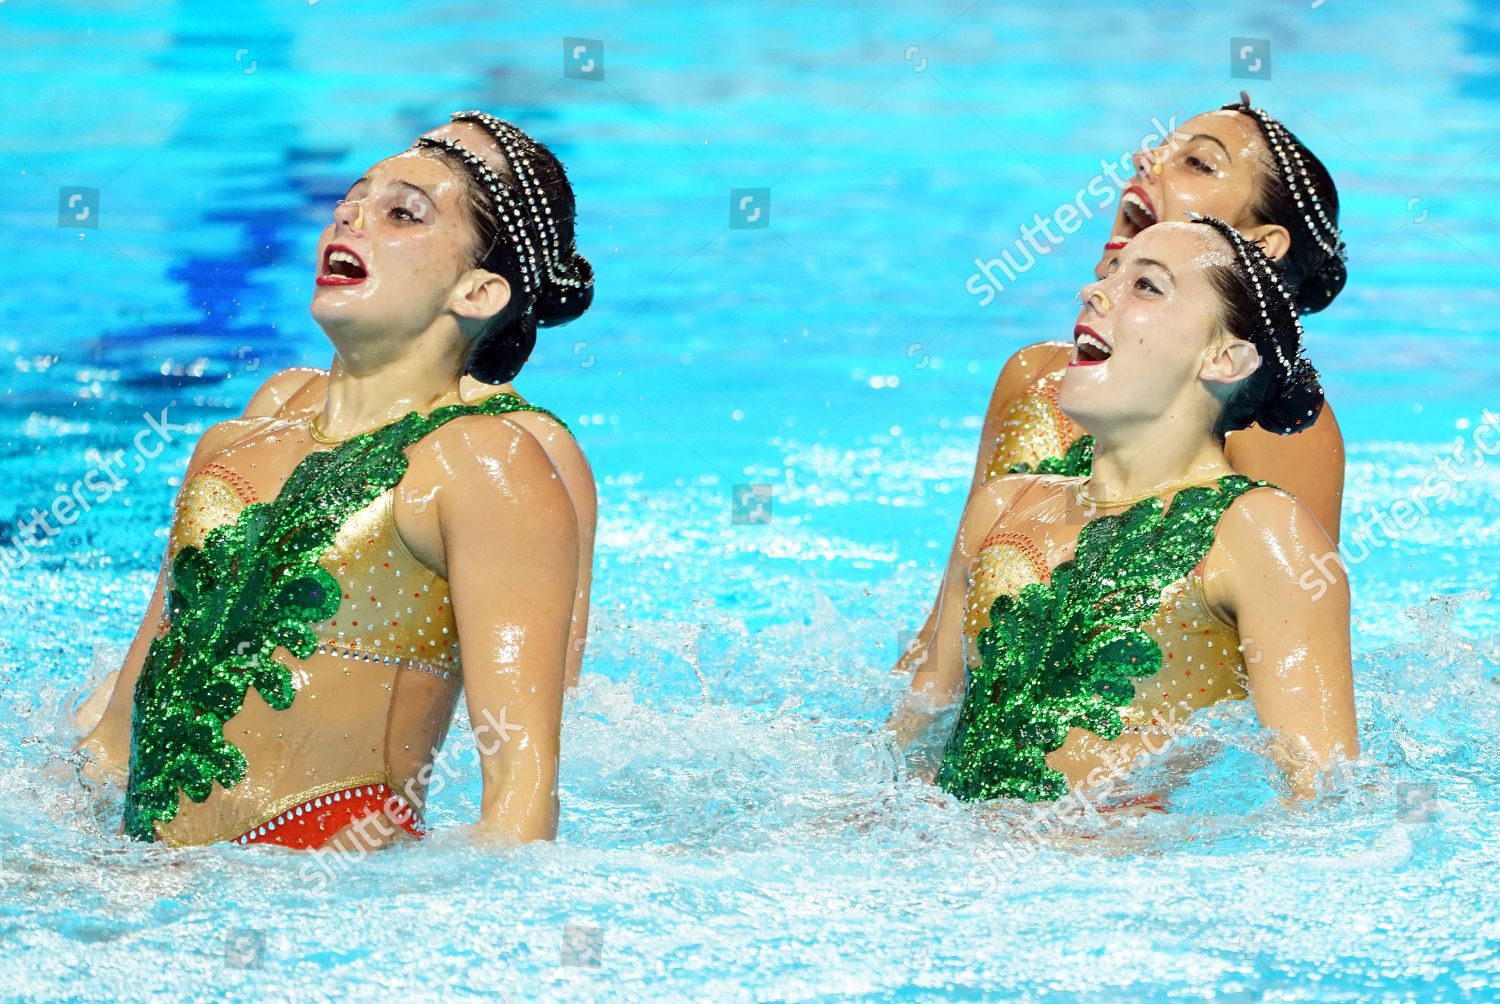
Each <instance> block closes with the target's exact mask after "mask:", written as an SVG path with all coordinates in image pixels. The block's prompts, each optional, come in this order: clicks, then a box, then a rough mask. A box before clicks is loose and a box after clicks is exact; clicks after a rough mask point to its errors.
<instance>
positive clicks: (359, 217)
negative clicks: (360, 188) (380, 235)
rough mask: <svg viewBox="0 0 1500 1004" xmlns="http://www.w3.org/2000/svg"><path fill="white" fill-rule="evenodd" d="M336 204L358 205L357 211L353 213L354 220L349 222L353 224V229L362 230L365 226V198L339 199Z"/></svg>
mask: <svg viewBox="0 0 1500 1004" xmlns="http://www.w3.org/2000/svg"><path fill="white" fill-rule="evenodd" d="M338 204H339V205H340V206H358V207H359V211H358V212H357V213H355V215H354V221H353V223H352V224H351V226H353V227H354V229H355V230H363V229H364V228H365V200H364V199H340V200H339V203H338Z"/></svg>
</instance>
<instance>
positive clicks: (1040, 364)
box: [891, 342, 1072, 675]
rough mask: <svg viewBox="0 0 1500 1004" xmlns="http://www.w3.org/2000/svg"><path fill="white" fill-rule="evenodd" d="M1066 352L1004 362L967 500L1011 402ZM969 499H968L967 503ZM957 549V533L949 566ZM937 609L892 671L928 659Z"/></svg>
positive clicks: (1044, 348) (1030, 349)
mask: <svg viewBox="0 0 1500 1004" xmlns="http://www.w3.org/2000/svg"><path fill="white" fill-rule="evenodd" d="M1065 350H1066V351H1067V352H1068V353H1070V354H1071V352H1072V346H1071V345H1069V344H1067V343H1065V342H1039V343H1037V344H1036V345H1028V346H1026V347H1025V348H1023V349H1019V350H1017V351H1016V352H1015V353H1014V354H1013V355H1012V356H1011V357H1010V358H1009V359H1007V360H1006V361H1005V366H1004V367H1002V368H1001V370H1000V376H999V378H998V379H997V380H996V381H995V389H994V390H993V391H992V392H991V393H990V403H989V407H988V408H987V409H986V410H985V413H984V426H983V428H982V429H981V430H980V433H979V452H978V453H977V455H976V456H975V457H974V473H973V475H972V476H971V477H970V478H969V496H968V500H972V499H973V498H974V495H975V493H976V492H978V491H979V486H980V485H982V484H984V482H985V473H986V472H987V471H988V469H989V466H990V459H991V457H993V456H994V452H995V444H996V443H997V442H998V441H999V439H1000V430H1001V426H1002V425H1003V424H1004V419H1005V413H1006V412H1007V411H1009V410H1010V406H1011V404H1012V402H1014V401H1015V399H1016V398H1018V397H1019V396H1021V394H1022V393H1024V392H1025V390H1026V388H1027V387H1029V386H1031V384H1033V383H1035V382H1036V380H1037V378H1038V377H1040V376H1041V375H1042V374H1043V373H1050V372H1052V371H1053V370H1054V369H1057V368H1058V367H1060V366H1062V365H1065V364H1066V359H1065V357H1064V356H1063V352H1064V351H1065ZM968 500H965V503H966V504H967V501H968ZM957 549H958V534H957V533H955V534H954V538H953V545H952V546H951V547H950V548H949V549H948V563H949V565H952V563H953V558H954V555H955V554H956V552H957ZM939 589H941V586H939ZM937 606H938V601H937V599H934V600H933V603H932V609H931V610H930V611H929V612H928V614H927V620H926V621H925V622H924V623H923V625H922V630H921V631H919V632H918V633H917V637H916V639H915V640H914V641H913V642H912V643H911V644H910V645H908V646H907V647H906V649H905V651H903V652H902V653H901V655H900V657H899V658H898V659H897V660H896V665H895V666H894V667H893V668H892V670H891V672H893V673H903V674H907V675H910V674H911V673H913V672H914V671H915V670H916V668H917V667H918V666H919V665H921V664H922V662H923V661H924V660H925V659H926V658H927V649H928V646H929V645H930V644H931V642H932V636H933V629H934V628H935V627H936V626H937Z"/></svg>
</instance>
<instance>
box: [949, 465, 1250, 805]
mask: <svg viewBox="0 0 1500 1004" xmlns="http://www.w3.org/2000/svg"><path fill="white" fill-rule="evenodd" d="M1077 445H1078V444H1076V443H1075V444H1074V446H1075V447H1076V446H1077ZM1089 452H1090V455H1092V441H1090V444H1089ZM1069 453H1070V454H1072V453H1073V450H1071V449H1070V450H1069ZM1266 484H1267V482H1264V481H1251V480H1249V479H1248V478H1244V477H1241V476H1240V475H1238V474H1232V475H1226V476H1225V477H1222V478H1220V479H1219V480H1218V486H1217V488H1211V487H1196V488H1184V489H1182V490H1181V491H1179V492H1177V494H1176V495H1175V496H1174V497H1173V499H1172V506H1171V508H1170V509H1167V510H1166V511H1165V512H1164V511H1163V506H1162V502H1161V500H1160V499H1158V498H1150V499H1146V500H1144V501H1141V502H1138V503H1136V504H1135V505H1133V506H1131V507H1130V508H1129V509H1128V510H1126V511H1125V512H1124V513H1121V514H1120V515H1118V516H1101V517H1099V518H1097V519H1094V520H1092V521H1090V522H1089V524H1088V525H1087V526H1085V527H1084V528H1083V531H1082V532H1081V533H1080V534H1079V537H1078V547H1077V550H1076V552H1075V555H1074V557H1073V559H1072V560H1071V561H1065V562H1063V563H1062V564H1060V565H1058V566H1057V567H1056V568H1054V569H1053V570H1052V576H1051V581H1050V582H1046V583H1032V584H1030V585H1027V586H1024V587H1023V588H1022V589H1021V590H1020V591H1019V592H1018V593H1017V594H1016V595H1014V596H1009V595H1006V596H1000V597H998V598H997V599H996V600H995V602H994V604H993V605H992V606H991V607H990V624H989V626H988V627H986V628H985V629H984V630H983V631H981V632H980V633H979V636H978V639H977V648H978V651H979V659H980V662H979V665H978V666H977V667H975V668H974V669H973V670H972V671H971V672H970V673H969V680H968V689H967V691H966V693H965V695H964V702H963V706H962V707H961V708H960V710H959V715H958V721H957V722H956V723H955V725H954V730H953V735H952V737H951V738H950V739H949V740H948V745H947V747H946V749H945V750H944V751H943V762H942V764H941V766H940V767H939V769H938V775H937V783H938V785H939V786H941V787H942V788H943V789H944V790H946V791H948V792H951V793H952V794H954V795H957V796H958V797H959V798H963V799H987V798H1002V797H1011V798H1022V799H1025V800H1026V801H1029V802H1037V801H1043V800H1052V799H1057V798H1061V797H1062V796H1063V795H1065V794H1066V793H1067V791H1068V780H1067V778H1066V777H1065V776H1064V775H1063V774H1062V773H1061V772H1060V771H1056V770H1053V769H1052V768H1051V767H1048V766H1047V763H1046V757H1047V754H1048V753H1051V752H1052V751H1053V750H1056V749H1058V748H1059V747H1061V746H1062V744H1063V741H1064V740H1065V739H1066V738H1067V734H1068V730H1069V729H1070V728H1083V729H1088V730H1089V731H1090V732H1093V733H1095V734H1097V735H1099V736H1100V737H1102V738H1104V739H1106V740H1113V739H1117V738H1118V737H1119V735H1120V732H1121V730H1122V729H1123V728H1124V724H1123V723H1122V722H1121V720H1120V708H1121V707H1124V706H1126V705H1128V704H1130V702H1131V701H1132V700H1134V698H1135V681H1136V680H1138V679H1142V678H1144V677H1147V676H1151V675H1153V674H1155V673H1157V672H1159V671H1160V669H1161V663H1162V653H1161V648H1160V646H1158V645H1157V644H1156V642H1155V641H1154V640H1153V639H1152V638H1151V636H1150V635H1149V634H1147V633H1146V631H1145V630H1144V629H1143V627H1142V626H1143V625H1144V624H1146V623H1147V622H1148V621H1149V620H1150V619H1151V618H1152V617H1153V616H1154V615H1155V613H1156V611H1157V610H1158V609H1159V608H1160V605H1161V601H1162V591H1163V590H1165V589H1166V587H1167V586H1169V585H1171V584H1172V583H1173V582H1175V581H1177V580H1178V579H1180V578H1182V577H1183V576H1184V575H1186V574H1188V572H1190V571H1191V570H1192V568H1193V566H1195V565H1197V564H1198V562H1199V561H1201V560H1202V559H1203V556H1204V555H1205V554H1207V553H1208V549H1209V548H1210V547H1211V546H1212V545H1213V538H1214V529H1215V527H1217V526H1218V523H1219V518H1220V517H1221V516H1222V515H1223V514H1224V512H1225V511H1226V510H1227V509H1228V508H1229V506H1230V504H1231V503H1233V502H1234V500H1235V499H1236V498H1238V497H1239V496H1240V495H1242V494H1244V493H1245V492H1246V491H1249V490H1250V489H1251V488H1255V487H1260V486H1264V485H1266Z"/></svg>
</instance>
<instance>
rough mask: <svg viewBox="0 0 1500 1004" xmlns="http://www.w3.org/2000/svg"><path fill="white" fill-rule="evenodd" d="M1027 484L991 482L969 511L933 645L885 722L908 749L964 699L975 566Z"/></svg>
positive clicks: (942, 594)
mask: <svg viewBox="0 0 1500 1004" xmlns="http://www.w3.org/2000/svg"><path fill="white" fill-rule="evenodd" d="M1024 480H1025V476H1024V475H1012V476H1009V477H1004V478H996V479H994V480H993V481H989V482H986V483H985V484H984V485H981V486H980V488H979V489H978V490H977V491H976V492H975V493H974V495H973V497H972V498H970V499H969V504H968V506H966V507H965V508H964V514H963V519H962V520H960V522H959V527H958V539H957V540H956V541H955V542H954V550H953V556H952V557H951V558H950V559H949V560H948V567H947V569H946V570H945V571H944V573H943V582H942V586H941V588H940V590H939V591H938V601H937V609H936V611H935V619H934V623H935V627H936V631H935V633H934V636H933V638H932V641H931V643H930V644H929V645H928V649H927V657H926V658H925V659H924V660H923V661H922V662H921V663H920V664H919V665H918V666H917V668H916V671H915V672H914V673H912V677H911V683H910V684H909V686H908V689H907V692H906V693H905V694H904V695H903V696H902V698H901V701H900V702H899V703H898V704H897V705H896V708H895V710H894V711H892V712H891V715H890V717H889V718H888V719H886V727H887V728H889V729H890V730H891V731H892V732H893V733H894V734H895V737H896V742H897V744H898V745H899V746H900V747H901V748H903V749H905V748H907V747H909V746H910V745H911V744H912V743H913V742H914V741H915V740H917V739H919V738H921V737H922V736H923V735H925V734H926V732H927V731H928V729H929V728H930V727H931V725H932V722H933V719H935V718H936V717H937V716H938V714H940V713H941V712H942V711H943V709H944V708H947V707H950V706H951V705H953V704H954V703H955V702H957V701H958V700H959V699H961V698H962V697H963V692H964V683H965V678H966V676H967V672H966V665H965V662H964V617H965V612H966V606H967V599H968V588H969V570H970V566H972V565H973V563H974V556H975V555H976V554H978V553H979V547H980V545H981V544H982V543H983V542H984V538H985V537H986V536H987V535H988V534H989V532H990V530H991V529H992V528H993V527H994V526H995V524H996V523H997V522H999V520H1000V516H1001V514H1002V513H1003V512H1004V510H1005V508H1006V506H1007V505H1008V503H1009V501H1010V500H1011V499H1012V498H1013V497H1014V495H1015V492H1016V489H1017V486H1018V483H1019V482H1022V481H1024Z"/></svg>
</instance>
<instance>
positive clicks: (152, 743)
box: [125, 393, 566, 840]
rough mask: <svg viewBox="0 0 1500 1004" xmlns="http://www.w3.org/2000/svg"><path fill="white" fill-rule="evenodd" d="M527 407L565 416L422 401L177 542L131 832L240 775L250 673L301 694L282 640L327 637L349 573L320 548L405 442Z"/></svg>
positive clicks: (136, 723)
mask: <svg viewBox="0 0 1500 1004" xmlns="http://www.w3.org/2000/svg"><path fill="white" fill-rule="evenodd" d="M517 411H533V412H540V413H541V414H544V415H548V416H549V417H551V418H553V419H556V416H555V415H552V414H551V413H550V412H547V411H546V410H545V409H542V408H538V407H535V406H534V405H531V404H528V403H526V402H524V401H522V400H521V399H520V398H518V397H515V396H514V395H510V394H503V393H502V394H496V395H494V396H492V397H489V398H487V399H485V400H484V401H482V402H479V403H477V404H455V405H448V406H445V407H442V408H438V409H435V410H434V411H433V412H432V413H431V414H430V415H422V414H420V413H418V412H411V413H409V414H407V415H406V416H405V417H403V418H401V419H398V420H397V421H395V422H392V423H390V424H388V425H385V426H383V427H381V428H379V429H376V430H374V431H372V432H368V433H364V434H362V435H359V436H355V437H353V438H351V439H349V440H347V441H345V442H343V443H341V444H339V445H337V446H335V447H333V448H331V449H327V450H315V451H314V452H311V453H309V454H308V455H307V456H306V457H304V458H303V459H302V460H301V461H300V462H299V463H298V464H297V466H296V467H295V469H294V470H293V471H292V473H291V475H290V476H289V477H288V478H287V480H286V483H285V484H284V485H283V486H282V488H281V490H280V492H279V493H278V494H277V496H276V497H275V499H273V500H271V501H269V502H253V503H251V504H249V505H246V506H245V507H244V508H243V509H241V510H239V511H238V513H237V514H236V515H235V516H234V518H233V520H232V521H230V522H225V523H223V524H222V525H218V526H215V527H214V528H213V529H211V530H210V531H209V532H208V533H207V535H206V537H204V538H203V539H202V541H201V544H200V545H199V546H184V547H182V548H181V549H180V550H179V551H177V553H176V555H175V556H174V557H173V559H172V561H171V565H170V589H169V595H168V604H167V616H166V618H165V624H164V630H163V632H162V633H160V634H159V635H158V636H157V637H156V638H155V639H154V640H153V641H152V643H151V646H150V648H149V650H148V652H147V655H146V659H145V662H144V664H143V666H142V669H141V675H140V679H139V680H138V681H137V684H136V688H135V703H134V708H133V711H132V716H131V756H130V774H129V782H128V787H127V790H126V798H125V832H126V833H127V834H129V835H130V836H132V837H135V838H136V839H139V840H152V839H155V838H156V836H157V832H156V826H157V824H164V823H166V822H169V821H170V820H171V819H172V818H173V817H174V816H175V815H176V813H177V810H178V805H179V793H181V794H185V795H187V797H188V798H189V799H191V800H193V801H194V802H200V803H201V802H203V801H204V800H205V799H207V798H208V796H209V794H210V792H211V791H212V789H213V786H214V784H215V783H216V782H217V783H218V784H219V785H221V786H223V787H224V788H231V787H233V786H234V785H236V784H237V783H238V782H239V781H240V780H241V779H242V778H243V777H244V775H245V771H246V761H245V757H244V754H243V753H242V752H241V751H240V749H239V748H238V747H236V746H235V745H234V744H233V743H231V742H229V741H228V740H227V739H226V738H225V736H224V724H225V722H227V721H228V720H229V719H230V718H232V717H234V716H235V715H236V714H237V713H239V711H240V710H241V707H242V706H243V704H244V701H245V697H246V694H247V693H248V691H249V689H250V688H251V687H254V688H255V690H256V691H257V693H258V694H259V695H260V697H261V698H262V699H263V700H264V701H265V703H266V704H267V705H268V706H269V707H270V708H273V709H275V710H277V711H284V710H285V709H287V708H289V707H290V706H291V704H292V700H293V698H294V696H295V694H296V687H295V684H294V679H293V674H292V671H291V670H290V669H289V668H288V667H287V666H285V665H283V664H282V662H280V661H278V660H277V659H276V658H275V657H274V656H273V653H274V651H275V650H276V649H277V648H278V647H279V646H280V647H285V648H286V649H287V650H288V651H289V652H290V653H291V654H292V655H293V656H295V657H296V658H298V659H307V658H308V657H310V656H312V655H313V654H314V652H315V651H318V650H319V636H318V633H317V632H316V631H315V630H314V627H313V626H314V625H316V624H320V623H321V622H324V621H327V620H328V619H329V618H331V617H333V616H334V615H335V614H336V613H337V612H338V610H339V606H340V600H341V589H340V584H339V582H338V580H336V579H335V578H334V576H333V575H332V574H331V573H330V572H329V570H328V569H326V568H324V567H322V566H320V564H319V559H320V557H321V556H322V555H323V554H324V553H325V552H326V551H327V550H328V549H329V548H330V547H331V545H332V544H333V542H334V541H335V539H336V538H337V537H338V535H339V533H340V529H341V527H343V525H344V524H345V522H346V521H347V520H348V519H350V517H351V516H352V515H354V514H356V513H358V512H359V511H360V510H362V509H363V508H364V507H367V506H369V505H370V504H371V503H372V502H373V501H375V500H376V499H378V498H379V497H380V496H381V495H382V494H383V493H385V492H388V491H389V490H390V489H392V488H393V487H394V486H395V485H396V484H398V483H399V482H400V480H401V478H402V477H403V476H404V475H405V473H406V469H407V465H408V458H407V456H406V453H405V450H406V449H407V447H409V446H411V445H412V444H414V443H416V442H417V441H418V440H420V439H421V438H422V437H423V436H425V435H427V434H428V433H430V432H432V431H434V430H436V429H438V428H439V427H441V426H443V425H445V424H447V423H448V422H450V421H452V420H454V419H457V418H461V417H464V416H467V415H501V414H507V413H510V412H517ZM558 421H559V424H562V423H561V421H560V420H558ZM564 428H566V426H564ZM356 623H357V622H356ZM387 661H389V659H387ZM397 661H398V662H399V661H400V660H397Z"/></svg>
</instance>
